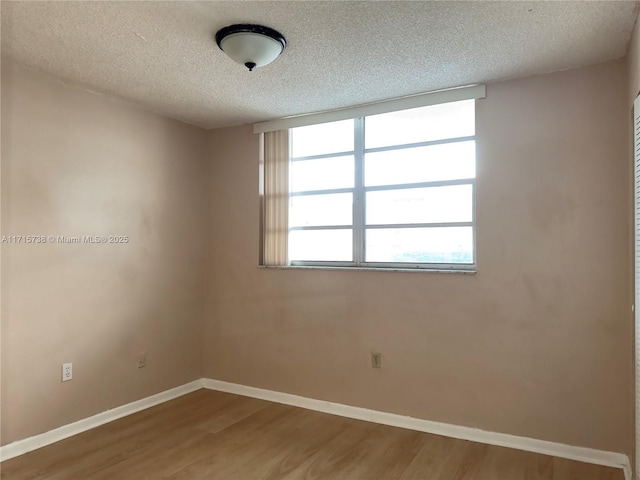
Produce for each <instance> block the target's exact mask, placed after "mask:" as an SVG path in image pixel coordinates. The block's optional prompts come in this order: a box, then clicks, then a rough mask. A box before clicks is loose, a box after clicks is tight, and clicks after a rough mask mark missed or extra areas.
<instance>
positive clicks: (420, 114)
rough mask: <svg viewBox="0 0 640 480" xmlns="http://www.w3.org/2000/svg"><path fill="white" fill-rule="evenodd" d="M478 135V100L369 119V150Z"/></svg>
mask: <svg viewBox="0 0 640 480" xmlns="http://www.w3.org/2000/svg"><path fill="white" fill-rule="evenodd" d="M471 135H475V100H464V101H462V102H453V103H443V104H440V105H431V106H428V107H420V108H412V109H410V110H401V111H399V112H391V113H383V114H380V115H372V116H370V117H366V119H365V147H366V148H376V147H387V146H390V145H403V144H407V143H418V142H427V141H431V140H443V139H446V138H456V137H466V136H471Z"/></svg>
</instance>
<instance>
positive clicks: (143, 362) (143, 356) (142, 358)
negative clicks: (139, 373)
mask: <svg viewBox="0 0 640 480" xmlns="http://www.w3.org/2000/svg"><path fill="white" fill-rule="evenodd" d="M146 366H147V352H142V353H139V354H138V368H144V367H146Z"/></svg>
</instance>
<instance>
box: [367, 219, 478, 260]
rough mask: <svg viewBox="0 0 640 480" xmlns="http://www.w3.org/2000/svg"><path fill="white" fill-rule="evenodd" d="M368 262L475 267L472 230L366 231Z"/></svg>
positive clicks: (409, 229)
mask: <svg viewBox="0 0 640 480" xmlns="http://www.w3.org/2000/svg"><path fill="white" fill-rule="evenodd" d="M366 235H367V255H366V257H367V258H366V260H367V262H405V263H423V262H425V263H473V230H472V227H443V228H396V229H390V228H389V229H388V228H381V229H368V230H367V233H366Z"/></svg>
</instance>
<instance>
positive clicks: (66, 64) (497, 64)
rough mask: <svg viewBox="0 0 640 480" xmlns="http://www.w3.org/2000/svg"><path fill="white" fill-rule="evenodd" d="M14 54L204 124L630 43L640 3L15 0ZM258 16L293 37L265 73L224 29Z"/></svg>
mask: <svg viewBox="0 0 640 480" xmlns="http://www.w3.org/2000/svg"><path fill="white" fill-rule="evenodd" d="M0 5H1V6H0V8H1V10H0V14H1V17H2V55H3V57H4V58H11V59H13V60H15V61H17V62H19V63H21V64H23V65H25V66H26V67H28V68H31V69H34V70H39V71H44V72H48V73H50V74H52V75H54V76H56V77H58V78H60V79H61V80H63V81H65V82H68V83H72V84H75V85H79V86H81V87H84V88H88V89H91V90H94V91H98V92H102V93H105V94H108V95H112V96H116V97H120V98H123V99H126V100H129V101H132V102H134V103H136V104H139V105H141V106H143V107H145V108H148V109H150V110H153V111H155V112H159V113H162V114H165V115H167V116H170V117H173V118H176V119H179V120H183V121H185V122H188V123H191V124H195V125H200V126H202V127H206V128H215V127H221V126H228V125H235V124H241V123H250V122H255V121H261V120H268V119H272V118H278V117H283V116H288V115H296V114H301V113H308V112H314V111H321V110H329V109H335V108H340V107H345V106H349V105H355V104H360V103H367V102H371V101H376V100H381V99H386V98H393V97H398V96H402V95H408V94H414V93H420V92H426V91H430V90H435V89H439V88H446V87H453V86H459V85H465V84H470V83H478V82H489V81H493V80H498V79H506V78H514V77H520V76H525V75H531V74H536V73H546V72H552V71H557V70H562V69H568V68H575V67H579V66H583V65H589V64H594V63H598V62H602V61H606V60H610V59H614V58H619V57H622V56H624V55H625V53H626V48H627V44H628V42H629V39H630V36H631V31H632V29H633V26H634V23H635V19H636V12H637V2H630V1H622V2H617V1H602V2H597V1H592V2H587V1H575V2H541V1H522V2H496V1H492V2H480V1H464V2H453V1H449V2H444V1H441V2H431V1H413V2H390V1H330V2H319V1H296V2H282V1H258V2H244V1H227V2H218V1H212V2H184V1H182V2H181V1H176V2H162V1H145V2H117V1H94V2H90V1H80V2H54V1H44V2H38V1H36V2H12V1H6V0H5V1H2V2H1V4H0ZM232 23H260V24H263V25H266V26H269V27H272V28H275V29H276V30H279V31H280V32H282V33H283V34H284V35H285V37H286V38H287V41H288V45H287V48H286V50H285V51H284V53H283V55H282V56H281V57H280V58H278V59H277V60H276V61H275V62H274V63H272V64H271V65H268V66H266V67H264V68H262V69H257V70H256V71H254V72H248V71H246V69H245V68H243V67H242V66H240V65H238V64H236V63H234V62H232V61H231V60H230V59H229V58H227V57H226V56H225V55H224V54H223V53H222V52H221V51H220V50H219V49H218V47H217V45H216V44H215V40H214V35H215V32H216V31H217V30H218V29H219V28H221V27H223V26H225V25H229V24H232Z"/></svg>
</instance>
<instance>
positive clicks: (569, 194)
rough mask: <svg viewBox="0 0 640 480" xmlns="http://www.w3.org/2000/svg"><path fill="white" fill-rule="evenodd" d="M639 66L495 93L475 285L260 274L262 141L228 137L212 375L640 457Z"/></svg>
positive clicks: (488, 102)
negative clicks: (636, 317)
mask: <svg viewBox="0 0 640 480" xmlns="http://www.w3.org/2000/svg"><path fill="white" fill-rule="evenodd" d="M626 68H627V65H626V62H625V61H624V60H620V61H614V62H610V63H606V64H603V65H598V66H593V67H588V68H583V69H579V70H572V71H565V72H561V73H555V74H549V75H541V76H535V77H530V78H526V79H521V80H514V81H508V82H503V83H496V84H492V85H489V86H488V90H487V98H486V99H484V100H481V101H479V102H478V110H477V119H478V127H477V145H478V178H477V220H478V227H477V247H478V273H477V274H476V275H457V274H432V273H414V272H411V273H401V272H366V271H335V270H334V271H322V270H304V269H298V270H296V269H289V270H286V269H260V268H258V267H257V263H258V240H259V239H258V196H257V192H258V137H257V136H255V135H253V134H252V132H251V127H249V126H243V127H236V128H228V129H222V130H217V131H212V132H211V133H210V136H209V138H210V152H211V153H210V155H211V165H212V172H211V177H210V181H209V187H210V189H211V192H212V198H211V202H212V203H211V212H212V213H211V215H212V217H211V218H212V225H213V227H212V231H211V242H210V243H209V246H210V248H211V252H210V253H211V258H210V264H209V269H210V271H211V275H212V283H211V289H210V291H209V308H210V311H209V316H208V319H207V321H206V325H205V349H204V359H205V361H204V374H205V376H207V377H211V378H216V379H220V380H226V381H231V382H237V383H241V384H246V385H252V386H257V387H263V388H268V389H273V390H278V391H283V392H289V393H294V394H299V395H304V396H309V397H313V398H319V399H326V400H331V401H335V402H341V403H345V404H349V405H357V406H361V407H368V408H373V409H377V410H382V411H388V412H395V413H400V414H406V415H411V416H415V417H420V418H425V419H430V420H436V421H443V422H450V423H453V424H460V425H466V426H470V427H479V428H482V429H486V430H491V431H497V432H506V433H511V434H515V435H524V436H528V437H533V438H540V439H544V440H551V441H557V442H562V443H567V444H572V445H581V446H586V447H592V448H598V449H605V450H612V451H618V452H625V453H628V454H630V453H631V450H632V445H633V443H632V422H630V419H631V418H632V400H631V399H632V388H633V387H632V384H631V383H630V381H629V380H630V379H631V378H632V371H631V369H632V365H633V363H632V317H631V312H630V305H631V289H630V281H629V276H628V271H629V270H628V269H629V261H630V259H629V255H628V252H629V248H630V247H629V233H630V232H629V224H628V218H629V217H628V215H629V205H628V202H627V199H628V198H629V197H628V195H629V187H628V142H629V137H628V115H627V113H628V104H627V94H626V92H627V91H628V89H627V70H626ZM372 350H378V351H380V352H382V354H383V368H382V369H380V370H375V369H372V368H371V367H370V352H371V351H372Z"/></svg>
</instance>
